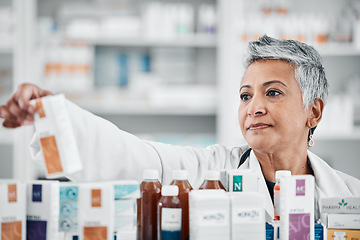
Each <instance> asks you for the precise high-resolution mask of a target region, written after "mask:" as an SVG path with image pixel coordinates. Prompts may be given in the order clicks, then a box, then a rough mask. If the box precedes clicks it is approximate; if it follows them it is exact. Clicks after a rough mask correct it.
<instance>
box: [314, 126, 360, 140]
mask: <svg viewBox="0 0 360 240" xmlns="http://www.w3.org/2000/svg"><path fill="white" fill-rule="evenodd" d="M314 138H315V140H320V141H321V140H323V141H327V140H329V141H346V140H351V141H354V140H355V141H357V140H360V126H358V125H356V126H355V127H354V129H353V131H352V132H351V133H350V132H349V133H341V132H333V133H332V132H331V131H330V132H329V133H328V134H321V135H318V136H317V135H316V131H315V134H314Z"/></svg>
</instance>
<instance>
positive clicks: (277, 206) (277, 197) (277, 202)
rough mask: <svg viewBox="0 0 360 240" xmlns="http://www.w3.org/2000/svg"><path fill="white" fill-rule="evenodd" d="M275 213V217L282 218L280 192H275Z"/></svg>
mask: <svg viewBox="0 0 360 240" xmlns="http://www.w3.org/2000/svg"><path fill="white" fill-rule="evenodd" d="M274 212H275V216H280V191H279V190H274Z"/></svg>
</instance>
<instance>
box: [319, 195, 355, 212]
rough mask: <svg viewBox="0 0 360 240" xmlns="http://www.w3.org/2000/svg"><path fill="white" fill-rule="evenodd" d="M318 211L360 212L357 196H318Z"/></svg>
mask: <svg viewBox="0 0 360 240" xmlns="http://www.w3.org/2000/svg"><path fill="white" fill-rule="evenodd" d="M319 204H320V213H349V214H360V198H359V197H346V198H341V197H327V198H320V201H319Z"/></svg>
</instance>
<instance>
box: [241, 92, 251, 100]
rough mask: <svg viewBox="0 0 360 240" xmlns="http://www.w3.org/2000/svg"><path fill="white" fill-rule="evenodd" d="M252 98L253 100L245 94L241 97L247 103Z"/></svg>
mask: <svg viewBox="0 0 360 240" xmlns="http://www.w3.org/2000/svg"><path fill="white" fill-rule="evenodd" d="M250 98H251V96H250V95H249V94H245V93H243V94H241V95H240V99H241V101H247V100H249V99H250Z"/></svg>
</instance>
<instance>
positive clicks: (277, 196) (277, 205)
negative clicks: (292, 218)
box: [274, 170, 291, 220]
mask: <svg viewBox="0 0 360 240" xmlns="http://www.w3.org/2000/svg"><path fill="white" fill-rule="evenodd" d="M286 176H291V171H288V170H279V171H276V172H275V179H276V183H275V186H274V218H275V220H280V179H281V178H282V177H286Z"/></svg>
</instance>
